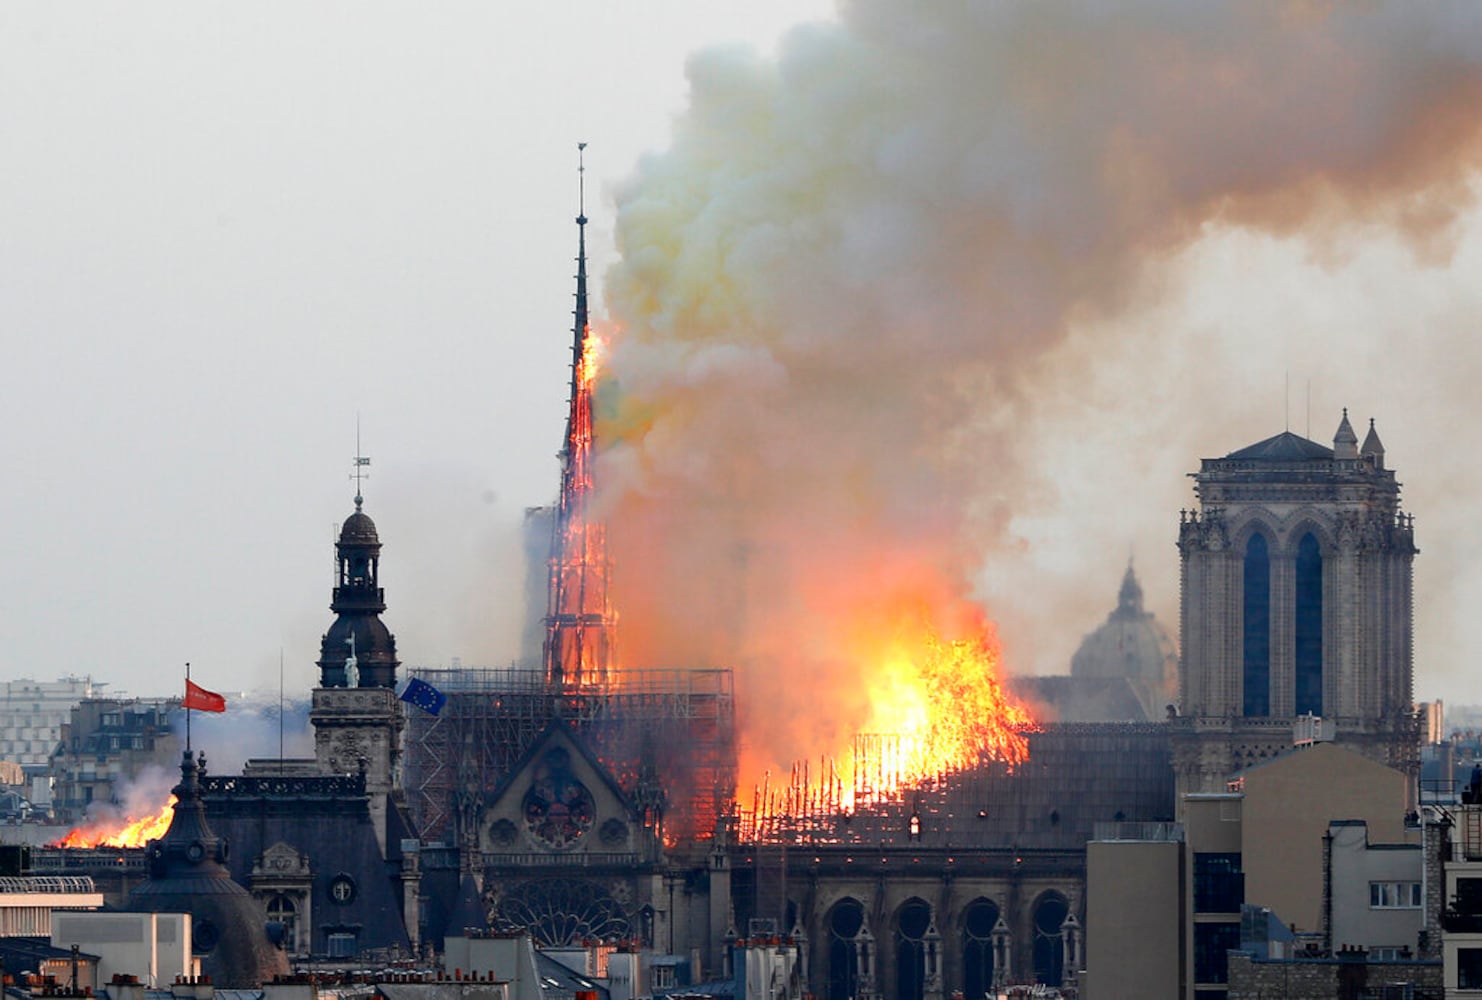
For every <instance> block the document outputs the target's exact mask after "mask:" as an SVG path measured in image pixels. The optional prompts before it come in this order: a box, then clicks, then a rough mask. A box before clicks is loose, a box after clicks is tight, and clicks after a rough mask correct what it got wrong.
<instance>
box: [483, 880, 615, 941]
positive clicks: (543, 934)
mask: <svg viewBox="0 0 1482 1000" xmlns="http://www.w3.org/2000/svg"><path fill="white" fill-rule="evenodd" d="M497 923H498V925H499V927H498V929H499V930H506V931H526V932H528V933H529V934H530V936H531V937H533V938H534V939H535V943H536V944H538V945H541V946H543V947H547V948H562V947H566V946H567V945H571V944H580V943H581V942H583V941H621V940H626V939H628V938H631V937H632V936H633V929H632V924H631V923H630V922H629V920H628V916H627V914H626V913H625V912H624V911H623V908H622V906H621V905H620V904H619V903H618V902H617V900H615V899H613V898H612V896H611V895H610V894H609V893H608V892H607V891H606V890H605V889H603V888H602V887H601V886H600V885H598V884H596V883H595V882H588V881H585V880H583V879H566V878H546V879H535V880H532V881H529V882H524V883H522V884H520V885H517V886H515V887H513V888H512V889H510V890H508V891H507V892H505V893H504V895H503V896H502V897H500V900H499V910H498V913H497Z"/></svg>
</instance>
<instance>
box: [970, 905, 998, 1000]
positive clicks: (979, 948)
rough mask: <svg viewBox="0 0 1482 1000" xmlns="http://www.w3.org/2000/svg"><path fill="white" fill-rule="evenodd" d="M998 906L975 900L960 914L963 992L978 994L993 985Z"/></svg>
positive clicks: (983, 992) (976, 995) (981, 994)
mask: <svg viewBox="0 0 1482 1000" xmlns="http://www.w3.org/2000/svg"><path fill="white" fill-rule="evenodd" d="M997 923H998V907H997V906H994V905H993V904H992V903H990V902H989V901H988V900H986V899H975V900H973V901H972V902H971V903H969V904H968V905H967V909H966V910H964V911H963V913H962V992H963V995H964V996H969V997H981V996H983V995H984V994H986V993H987V992H988V991H989V990H990V989H992V987H993V927H994V925H995V924H997Z"/></svg>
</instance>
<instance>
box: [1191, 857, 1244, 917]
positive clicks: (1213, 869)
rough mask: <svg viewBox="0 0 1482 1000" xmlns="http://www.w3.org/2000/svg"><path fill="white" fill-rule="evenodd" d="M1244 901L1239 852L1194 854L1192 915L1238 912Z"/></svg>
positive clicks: (1242, 874) (1242, 875)
mask: <svg viewBox="0 0 1482 1000" xmlns="http://www.w3.org/2000/svg"><path fill="white" fill-rule="evenodd" d="M1244 902H1245V874H1244V873H1243V872H1242V871H1241V870H1240V852H1239V851H1234V852H1214V851H1205V852H1202V853H1199V854H1195V855H1194V912H1195V913H1239V912H1240V904H1241V903H1244Z"/></svg>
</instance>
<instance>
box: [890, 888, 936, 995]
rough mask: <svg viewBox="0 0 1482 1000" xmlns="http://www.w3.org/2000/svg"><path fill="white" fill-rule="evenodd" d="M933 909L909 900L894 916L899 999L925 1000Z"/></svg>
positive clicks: (915, 900) (914, 900) (896, 983)
mask: <svg viewBox="0 0 1482 1000" xmlns="http://www.w3.org/2000/svg"><path fill="white" fill-rule="evenodd" d="M930 926H931V907H930V906H928V905H927V904H926V903H925V902H923V901H922V900H919V899H908V900H906V902H905V903H903V904H901V908H900V909H899V910H897V911H896V914H895V995H896V998H897V1000H922V997H923V995H924V994H925V992H926V943H925V939H926V930H927V928H928V927H930Z"/></svg>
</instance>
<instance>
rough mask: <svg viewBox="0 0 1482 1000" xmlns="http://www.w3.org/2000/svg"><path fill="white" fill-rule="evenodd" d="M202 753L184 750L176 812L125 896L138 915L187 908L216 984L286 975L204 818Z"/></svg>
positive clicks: (222, 844)
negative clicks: (142, 876)
mask: <svg viewBox="0 0 1482 1000" xmlns="http://www.w3.org/2000/svg"><path fill="white" fill-rule="evenodd" d="M205 766H206V761H205V757H204V755H203V756H202V758H201V761H200V763H199V764H197V762H196V761H195V760H194V759H193V758H192V757H191V755H190V751H189V750H186V751H185V754H184V757H183V759H182V760H181V762H180V784H178V785H176V786H175V787H174V789H173V791H174V793H175V815H174V818H172V819H171V820H170V828H169V829H168V830H166V831H165V835H164V836H163V837H161V838H160V839H159V840H152V841H150V843H149V849H148V856H149V879H148V881H145V882H143V883H141V884H140V885H139V886H138V887H137V888H136V889H134V891H133V892H131V893H130V894H129V898H128V902H127V903H126V904H125V909H128V910H132V911H134V912H136V913H189V914H190V918H191V933H192V950H193V951H194V953H195V954H196V955H197V956H198V957H199V958H200V960H201V971H202V972H203V973H205V974H206V975H208V976H210V977H211V980H212V982H213V983H214V984H215V985H216V986H220V987H226V988H228V989H257V988H259V987H261V986H262V984H263V983H264V982H267V981H268V980H270V979H272V977H273V976H275V975H286V974H287V973H288V958H287V956H286V955H285V953H284V951H283V949H281V948H279V947H278V946H277V945H276V944H274V943H273V942H272V941H270V940H269V939H268V934H267V922H266V914H265V913H264V912H263V910H262V908H261V907H260V906H259V905H258V903H257V901H256V900H254V899H253V898H252V895H251V894H250V893H249V892H248V891H247V890H246V889H244V888H243V887H242V886H240V885H238V884H237V883H236V882H235V881H233V880H232V877H231V873H230V872H229V871H227V867H226V864H225V862H226V860H227V848H228V846H229V845H228V844H227V841H226V840H224V839H223V838H221V837H218V836H216V834H214V833H213V832H212V831H211V827H210V825H209V824H208V823H207V822H206V809H205V806H204V805H202V803H201V781H200V779H201V777H202V775H203V773H204V771H205Z"/></svg>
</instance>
